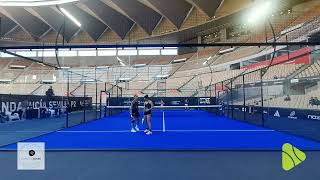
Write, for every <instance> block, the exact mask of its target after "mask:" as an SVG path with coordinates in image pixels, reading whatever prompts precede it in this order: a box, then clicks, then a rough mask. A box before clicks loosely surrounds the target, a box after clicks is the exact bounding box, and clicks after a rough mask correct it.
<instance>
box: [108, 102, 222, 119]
mask: <svg viewBox="0 0 320 180" xmlns="http://www.w3.org/2000/svg"><path fill="white" fill-rule="evenodd" d="M220 108H221V106H220V105H198V106H154V107H153V109H152V116H153V117H168V116H170V117H173V116H176V117H183V116H190V113H195V112H197V111H204V112H210V113H219V110H220ZM106 111H107V113H106V114H107V115H108V116H129V115H130V106H106ZM139 113H140V116H143V115H144V106H139Z"/></svg>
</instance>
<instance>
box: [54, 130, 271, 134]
mask: <svg viewBox="0 0 320 180" xmlns="http://www.w3.org/2000/svg"><path fill="white" fill-rule="evenodd" d="M153 131H156V132H163V129H162V130H153ZM275 131H276V130H246V129H239V130H234V129H220V130H218V129H217V130H210V129H208V130H200V129H199V130H198V129H194V130H166V132H275ZM57 132H58V133H129V132H130V131H129V130H118V131H57ZM130 133H131V132H130Z"/></svg>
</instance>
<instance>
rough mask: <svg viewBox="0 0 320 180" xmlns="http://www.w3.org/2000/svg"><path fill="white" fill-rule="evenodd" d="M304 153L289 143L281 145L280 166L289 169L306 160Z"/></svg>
mask: <svg viewBox="0 0 320 180" xmlns="http://www.w3.org/2000/svg"><path fill="white" fill-rule="evenodd" d="M306 158H307V157H306V154H305V153H304V152H302V151H300V150H299V149H298V148H296V147H294V146H292V145H291V144H289V143H285V144H284V145H283V146H282V168H283V169H284V170H285V171H289V170H291V169H292V168H294V167H295V166H297V165H299V164H300V163H302V162H303V161H305V160H306Z"/></svg>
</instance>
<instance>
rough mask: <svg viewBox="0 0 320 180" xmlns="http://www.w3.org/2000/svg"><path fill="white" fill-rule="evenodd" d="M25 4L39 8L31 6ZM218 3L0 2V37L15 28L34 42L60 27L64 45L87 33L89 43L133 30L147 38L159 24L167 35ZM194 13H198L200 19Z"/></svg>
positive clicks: (141, 0) (122, 36) (121, 0)
mask: <svg viewBox="0 0 320 180" xmlns="http://www.w3.org/2000/svg"><path fill="white" fill-rule="evenodd" d="M27 2H33V3H39V5H37V6H33V5H32V3H29V4H28V3H27ZM45 2H47V3H48V4H47V6H43V5H46V4H44V3H45ZM63 2H67V3H63ZM70 2H71V3H70ZM222 2H223V1H222V0H174V1H172V0H130V1H128V0H80V1H76V0H46V1H45V0H31V1H27V0H24V1H2V0H0V13H1V14H0V16H1V17H2V19H1V20H2V25H1V26H2V27H3V28H2V29H1V35H2V37H6V35H8V34H10V32H13V31H14V30H15V29H16V28H18V27H19V28H21V29H22V30H23V31H24V32H25V33H27V34H29V35H30V36H31V37H32V38H33V40H36V41H38V40H41V39H42V38H43V37H45V36H46V35H47V34H48V33H50V32H52V31H55V32H58V31H59V29H60V28H61V26H62V25H63V26H64V27H63V28H64V29H63V33H61V34H64V38H65V40H66V41H67V42H70V41H71V40H72V39H73V38H74V37H76V36H77V35H78V34H87V35H88V36H89V37H90V38H91V39H92V40H93V42H96V41H98V40H99V39H100V38H101V37H102V36H103V35H104V34H105V33H114V34H115V35H117V36H118V37H119V39H120V40H123V39H125V38H126V36H128V34H130V33H132V31H134V30H135V29H137V28H138V29H139V30H140V31H142V32H143V33H145V35H146V36H150V35H152V34H153V32H154V31H155V29H156V28H157V27H158V26H159V25H160V24H165V25H166V26H167V27H168V26H170V28H168V32H169V31H178V30H179V29H181V28H185V27H183V24H184V23H185V22H186V21H187V20H188V18H190V16H191V15H192V13H194V14H195V13H198V14H197V16H199V19H200V17H202V16H205V17H206V18H204V19H205V21H206V20H210V19H211V18H213V17H214V15H215V13H216V11H217V10H218V8H219V7H220V6H221V4H222ZM10 3H11V5H12V6H10ZM19 3H20V4H19ZM26 3H27V4H28V6H26V5H25V4H26ZM51 4H57V5H51ZM13 5H14V6H13ZM19 5H23V6H24V7H23V6H19ZM60 8H63V9H65V10H66V11H68V12H69V13H70V14H71V15H72V16H73V17H74V18H76V19H77V20H78V21H79V22H81V25H82V26H81V27H77V26H76V25H75V24H74V23H72V21H70V20H69V19H68V18H66V17H65V16H64V14H63V13H62V12H61V11H60ZM194 11H199V12H201V13H202V16H201V15H200V14H199V12H194ZM193 21H194V24H197V23H198V22H197V21H200V20H194V19H193ZM4 25H5V26H4ZM170 29H171V30H170ZM80 32H81V33H80ZM142 32H141V33H142Z"/></svg>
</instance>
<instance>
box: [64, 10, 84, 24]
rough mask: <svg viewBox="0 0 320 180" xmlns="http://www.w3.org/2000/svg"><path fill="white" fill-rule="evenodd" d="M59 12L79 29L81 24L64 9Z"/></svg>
mask: <svg viewBox="0 0 320 180" xmlns="http://www.w3.org/2000/svg"><path fill="white" fill-rule="evenodd" d="M60 10H61V11H62V13H63V14H64V15H66V16H67V17H68V18H69V19H70V20H71V21H72V22H73V23H74V24H76V25H77V26H78V27H81V23H80V22H79V21H78V20H77V19H76V18H75V17H74V16H72V15H71V14H70V13H69V12H68V11H67V10H65V9H64V8H60Z"/></svg>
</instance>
